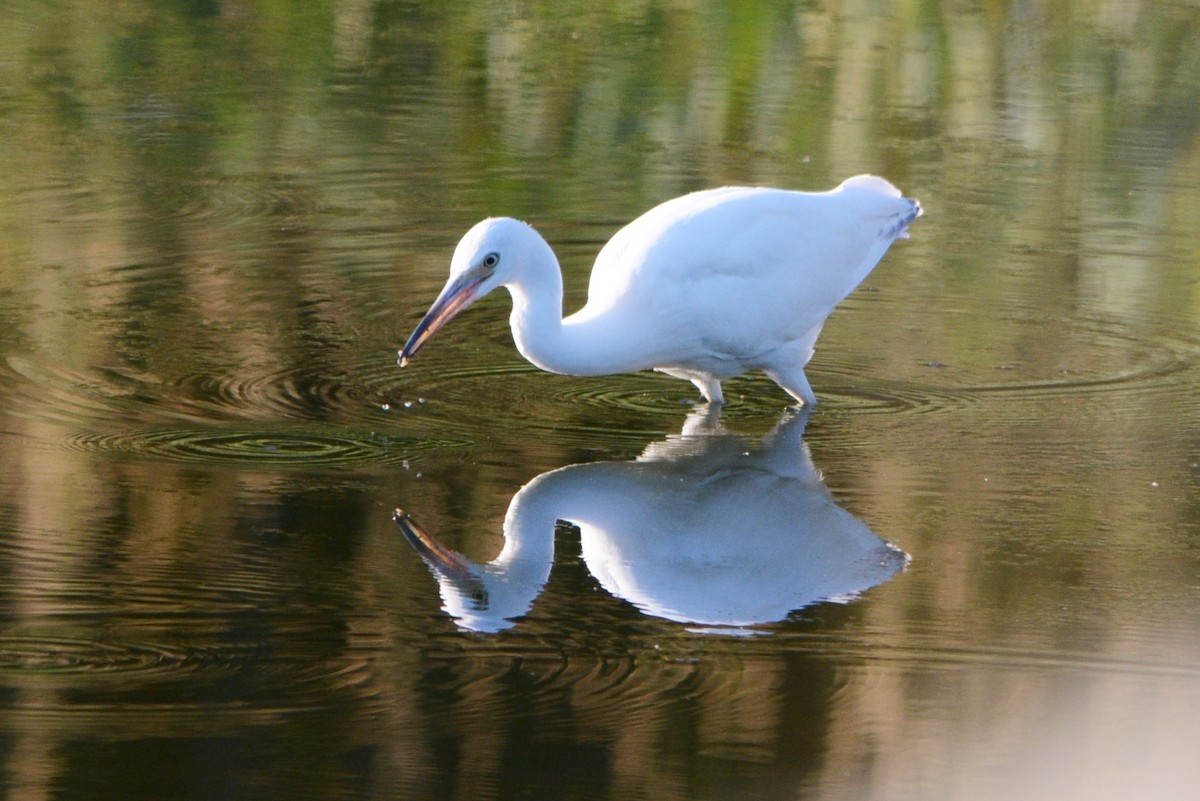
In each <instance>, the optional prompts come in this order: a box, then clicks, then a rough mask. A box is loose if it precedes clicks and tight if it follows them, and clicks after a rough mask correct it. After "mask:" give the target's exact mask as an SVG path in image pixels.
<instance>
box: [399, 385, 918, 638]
mask: <svg viewBox="0 0 1200 801" xmlns="http://www.w3.org/2000/svg"><path fill="white" fill-rule="evenodd" d="M716 408H717V407H715V406H710V407H708V409H706V410H705V411H704V412H693V413H692V415H690V416H689V418H688V422H687V424H686V425H685V427H684V431H683V434H681V435H679V436H675V437H670V438H668V439H667V440H666V441H664V442H657V443H654V444H652V445H650V446H649V447H647V448H646V450H645V452H643V453H642V455H641V457H640V458H639V459H638V460H637V461H634V462H592V463H588V464H576V465H569V466H567V467H563V468H559V469H558V470H553V471H551V472H549V473H543V474H542V475H540V476H538V477H537V478H535V479H533V480H532V481H530V482H529V483H528V484H526V485H525V486H524V487H522V488H521V490H520V491H519V492H518V493H517V494H516V495H515V496H513V499H512V501H511V502H510V503H509V506H508V514H507V515H506V517H505V519H504V548H503V549H502V550H501V552H500V554H499V555H498V556H497V557H496V558H495V559H493V560H492V561H490V562H488V563H486V564H479V563H476V562H472V561H471V560H469V559H467V558H466V557H465V556H463V555H462V554H460V553H458V552H457V551H453V550H451V549H450V548H448V547H447V546H445V545H443V544H442V543H441V542H439V541H438V540H437V539H436V538H435V537H434V536H433V535H431V534H430V533H429V532H427V531H425V530H424V529H423V528H421V527H420V526H419V525H418V524H417V523H416V521H414V520H413V518H412V516H411V515H409V514H407V513H405V512H403V511H401V510H399V509H397V510H396V513H395V516H394V519H395V521H396V523H397V525H399V527H400V530H401V531H402V532H403V533H404V536H405V538H406V539H407V540H408V541H409V543H410V544H411V545H412V546H413V547H414V548H415V549H416V551H417V553H419V554H420V555H421V557H422V558H423V559H424V560H425V562H426V564H427V565H428V566H429V568H430V571H431V572H432V573H433V575H434V576H435V578H436V579H437V581H438V585H439V589H440V591H441V595H442V602H443V609H444V610H445V611H446V612H447V613H448V614H450V616H451V617H453V618H454V620H455V622H456V623H457V624H458V626H459V627H461V628H464V629H469V630H472V631H483V632H495V631H501V630H504V629H507V628H509V627H511V626H512V625H513V624H514V621H515V619H517V618H519V617H521V616H523V615H525V614H526V613H527V612H528V611H529V609H530V607H532V606H533V603H534V601H535V600H536V599H537V597H538V596H539V595H540V594H541V591H542V588H543V587H544V586H545V584H546V581H547V579H548V578H549V576H550V570H551V567H552V565H553V563H554V527H555V523H556V522H557V521H559V520H566V521H568V522H569V523H572V524H574V525H576V526H578V528H579V537H580V547H581V551H582V555H583V559H584V562H585V563H586V564H587V567H588V570H589V571H591V573H592V575H593V576H595V577H596V580H597V581H599V582H600V584H601V586H603V587H604V588H605V589H606V590H607V591H608V592H609V593H611V594H612V595H613V596H615V597H617V598H623V599H625V600H627V601H629V602H630V603H632V604H633V605H634V606H636V607H637V608H638V609H640V610H641V611H642V612H644V613H645V614H647V615H652V616H654V617H659V618H665V619H667V620H674V621H678V622H682V623H688V624H693V625H700V626H705V627H718V628H728V627H743V626H752V625H755V624H760V623H769V622H773V621H777V620H782V619H783V618H785V617H786V616H787V615H788V613H789V612H791V611H794V610H797V609H802V608H804V607H806V606H808V605H810V604H813V603H815V602H818V601H832V602H843V603H844V602H846V601H848V600H851V599H853V598H854V597H856V596H857V595H858V594H859V593H862V592H863V591H865V590H867V589H869V588H870V587H873V586H875V585H878V584H881V583H883V582H885V581H887V580H888V579H889V578H891V577H892V575H894V574H895V573H896V572H898V571H900V570H902V569H904V566H905V565H906V564H907V563H908V556H907V555H906V554H905V553H904V552H903V551H901V550H900V549H898V548H896V547H895V546H893V545H890V544H889V543H887V542H885V541H884V540H882V539H880V538H879V537H877V536H876V535H875V534H873V533H872V532H871V530H870V529H869V528H867V526H866V524H864V523H863V522H862V521H860V520H858V519H857V518H855V517H854V516H853V515H851V514H850V513H849V512H847V511H846V510H844V509H842V508H841V507H840V506H838V505H837V503H836V502H835V501H834V499H833V498H832V496H831V495H830V494H829V490H827V489H826V488H825V485H824V484H822V483H821V477H820V474H819V473H818V472H817V469H816V468H815V467H814V466H813V463H812V460H811V458H810V457H809V453H808V448H807V446H806V445H805V444H804V442H803V440H802V439H801V437H802V435H803V433H804V425H805V422H806V415H805V414H803V413H801V414H788V415H785V417H784V419H783V421H782V422H781V423H780V425H779V426H778V427H777V428H776V430H775V431H774V432H773V433H772V434H770V435H769V436H767V437H765V438H764V439H763V440H762V441H761V443H758V444H751V443H749V442H747V441H746V439H745V438H743V437H741V436H738V435H736V434H730V433H728V432H726V431H724V430H723V429H721V428H720V427H719V426H718V427H715V428H714V427H713V425H712V423H713V419H714V418H715V416H716V415H717V414H718V412H717V411H716Z"/></svg>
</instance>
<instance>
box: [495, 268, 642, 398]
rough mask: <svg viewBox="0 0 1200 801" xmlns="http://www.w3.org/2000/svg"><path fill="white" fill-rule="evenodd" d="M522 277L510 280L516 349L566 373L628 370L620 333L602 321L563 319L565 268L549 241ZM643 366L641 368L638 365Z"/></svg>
mask: <svg viewBox="0 0 1200 801" xmlns="http://www.w3.org/2000/svg"><path fill="white" fill-rule="evenodd" d="M536 261H537V263H535V264H531V265H530V269H529V270H528V271H526V273H525V275H523V276H522V277H521V278H520V279H519V280H518V281H515V282H513V283H511V284H509V285H508V291H509V293H510V294H511V295H512V300H513V309H512V315H511V316H510V317H509V323H510V324H511V326H512V334H513V340H515V342H516V344H517V350H519V351H520V352H521V355H522V356H524V357H525V358H526V359H528V360H529V361H531V362H533V363H534V364H535V365H537V366H538V367H540V368H542V369H543V370H548V371H550V372H552V373H563V374H566V375H608V374H611V373H618V372H625V371H628V370H629V369H630V367H629V366H628V365H627V364H625V363H624V362H625V361H626V360H627V358H628V356H627V354H623V353H622V345H621V343H620V341H619V333H620V332H614V331H606V330H604V326H603V325H602V324H601V323H600V321H596V322H594V323H591V322H574V321H572V322H567V323H566V324H565V325H564V322H563V313H562V308H563V286H562V271H561V270H560V269H559V266H558V260H557V259H556V258H555V257H554V253H553V252H552V251H551V250H550V248H549V247H547V248H546V249H545V251H544V252H543V254H542V255H541V256H540V257H539V258H538V259H537V260H536ZM633 369H640V368H636V367H635V368H633Z"/></svg>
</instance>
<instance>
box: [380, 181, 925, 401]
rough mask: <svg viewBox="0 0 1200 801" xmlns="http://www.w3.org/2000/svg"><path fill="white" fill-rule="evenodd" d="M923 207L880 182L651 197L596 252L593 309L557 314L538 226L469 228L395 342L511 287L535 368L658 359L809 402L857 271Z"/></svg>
mask: <svg viewBox="0 0 1200 801" xmlns="http://www.w3.org/2000/svg"><path fill="white" fill-rule="evenodd" d="M920 214H921V205H920V203H918V202H917V201H916V200H914V199H910V198H905V197H902V196H901V194H900V191H899V190H898V189H896V187H894V186H892V184H890V183H888V182H887V181H886V180H884V179H883V178H879V177H877V176H874V175H858V176H855V177H853V178H849V179H847V180H845V181H844V182H842V184H841V185H840V186H838V187H837V188H836V189H833V190H831V191H828V192H794V191H789V190H783V189H769V188H764V187H726V188H723V189H710V190H705V191H701V192H693V193H692V194H688V195H683V196H682V197H678V198H675V199H674V200H669V201H667V202H665V203H663V204H661V205H659V206H656V207H654V208H653V209H651V210H650V211H648V212H646V213H645V214H643V215H642V216H640V217H638V218H637V219H636V220H634V221H633V222H631V223H629V224H628V225H626V226H625V227H624V228H622V229H621V230H620V231H618V232H617V233H616V235H615V236H613V238H612V239H610V240H609V241H608V243H607V244H606V245H605V246H604V247H603V248H602V249H601V250H600V253H599V255H598V256H597V257H596V263H595V265H594V266H593V268H592V277H591V281H590V283H589V284H588V301H587V304H586V305H585V306H584V307H583V308H582V309H581V310H579V311H578V312H576V313H575V314H572V315H571V316H569V317H567V318H566V319H563V316H562V298H563V293H562V271H561V270H560V268H559V265H558V260H557V259H556V258H555V256H554V251H552V250H551V249H550V246H549V245H548V244H547V243H546V240H545V239H543V238H542V237H541V235H540V234H538V233H537V232H536V231H535V230H534V229H533V228H532V227H530V226H529V225H526V224H525V223H523V222H519V221H517V220H514V219H512V218H509V217H498V218H490V219H487V220H484V221H483V222H480V223H478V224H476V225H475V226H474V227H473V228H472V229H471V230H470V231H468V232H467V234H466V236H464V237H463V238H462V240H461V241H460V242H459V243H458V247H457V248H456V249H455V251H454V256H453V258H452V260H451V262H450V278H449V280H448V281H447V282H446V286H445V288H443V289H442V292H441V294H439V295H438V297H437V299H436V300H435V301H434V303H433V306H432V307H430V309H429V311H428V312H427V313H426V314H425V317H424V318H423V319H422V320H421V322H420V323H419V324H418V325H417V327H416V329H415V330H414V331H413V333H412V336H410V337H409V339H408V342H407V343H406V344H405V345H404V349H403V350H401V351H400V353H399V360H398V361H399V364H400V366H401V367H403V366H405V365H406V364H408V362H409V361H410V360H411V359H412V358H413V356H414V355H415V354H416V352H417V351H418V350H419V349H420V348H421V346H422V345H424V344H425V342H426V341H427V340H428V339H429V338H430V337H432V336H433V335H434V333H436V332H437V331H438V329H440V328H441V327H442V326H444V325H445V324H446V323H448V322H449V321H450V320H451V319H453V318H454V317H455V316H456V315H458V314H459V313H460V312H462V311H463V310H464V309H466V308H467V307H468V306H470V305H471V304H472V303H474V302H475V301H476V300H478V299H479V298H481V297H483V296H484V295H486V294H488V293H489V292H491V291H492V290H493V289H495V288H496V287H500V286H503V287H505V288H507V289H508V291H509V293H510V294H511V295H512V301H513V309H512V315H511V317H510V323H511V325H512V332H513V339H514V340H515V341H516V345H517V350H519V351H520V352H521V355H522V356H524V357H525V358H526V359H528V360H529V361H530V362H532V363H533V364H535V365H536V366H538V367H540V368H541V369H543V370H548V371H550V372H552V373H565V374H568V375H578V376H593V375H610V374H613V373H628V372H635V371H638V370H648V369H654V370H658V371H660V372H663V373H667V374H668V375H672V376H676V377H678V378H684V379H687V380H688V381H691V382H692V383H693V384H695V385H696V387H697V388H698V389H699V390H700V393H701V394H702V395H703V396H704V398H705V399H706V400H707V401H709V402H711V403H714V404H720V403H723V402H724V395H723V394H722V392H721V381H723V380H725V379H727V378H733V377H734V376H739V375H742V374H744V373H747V372H749V371H751V370H763V371H764V372H765V373H766V374H767V375H768V376H769V377H770V378H771V380H773V381H774V382H775V383H776V384H778V385H779V386H780V387H782V388H783V389H784V390H786V391H787V393H788V394H789V395H791V396H792V397H793V398H795V399H796V400H797V401H798V402H800V403H803V404H805V405H807V406H812V405H814V404H815V403H816V402H817V399H816V396H815V395H814V394H813V391H812V387H811V386H809V383H808V378H807V377H806V376H805V375H804V367H805V365H806V364H808V360H809V359H810V358H812V354H813V347H814V344H815V342H816V340H817V336H818V335H819V334H820V333H821V326H822V325H823V324H824V323H825V318H827V317H828V316H829V315H830V313H831V312H832V311H833V309H834V307H835V306H837V304H838V303H839V302H840V301H841V300H842V299H843V298H845V297H846V296H847V295H848V294H850V292H851V291H853V289H854V288H855V287H856V286H858V284H859V283H860V282H861V281H862V280H863V279H864V278H866V276H867V274H868V273H870V272H871V270H872V269H873V268H874V267H875V265H876V264H877V263H878V262H879V260H880V259H881V258H883V254H884V253H885V252H887V249H888V248H889V247H890V246H891V244H892V242H893V241H895V240H896V239H898V238H903V237H905V236H907V233H906V232H907V229H908V225H909V223H911V222H912V221H913V220H914V219H916V218H917V217H918V216H919V215H920Z"/></svg>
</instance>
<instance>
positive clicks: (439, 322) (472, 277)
mask: <svg viewBox="0 0 1200 801" xmlns="http://www.w3.org/2000/svg"><path fill="white" fill-rule="evenodd" d="M488 275H489V273H487V272H485V271H483V270H467V271H466V272H464V273H463V274H462V275H460V276H459V277H458V278H457V279H456V280H455V281H453V282H452V283H450V284H447V286H446V288H445V289H443V290H442V294H440V295H438V298H437V300H435V301H434V302H433V305H432V306H431V307H430V308H429V311H427V312H425V316H424V317H423V318H421V322H419V323H417V327H416V328H414V329H413V332H412V336H410V337H409V338H408V342H406V343H404V349H403V350H401V351H400V354H399V358H398V359H397V360H396V361H397V363H398V364H399V365H400V366H401V367H404V366H406V365H407V364H408V363H409V362H410V361H412V358H413V356H416V355H417V351H418V350H420V349H421V346H422V345H424V344H425V340H427V339H429V338H430V337H431V336H433V335H434V334H436V333H437V332H438V329H440V328H441V327H442V326H444V325H445V324H446V323H448V322H450V321H451V320H453V319H454V318H455V317H457V316H458V314H459V312H461V311H462V310H463V309H465V308H467V307H468V306H470V305H471V304H472V303H474V302H475V301H476V300H478V299H479V285H480V284H482V283H483V282H484V280H485V279H487V277H488Z"/></svg>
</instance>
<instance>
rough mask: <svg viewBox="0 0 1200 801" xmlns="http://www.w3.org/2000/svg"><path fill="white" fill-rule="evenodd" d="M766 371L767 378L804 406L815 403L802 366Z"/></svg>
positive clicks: (815, 399) (814, 404) (808, 406)
mask: <svg viewBox="0 0 1200 801" xmlns="http://www.w3.org/2000/svg"><path fill="white" fill-rule="evenodd" d="M766 373H767V377H768V378H770V379H771V380H772V381H774V382H775V383H776V384H778V385H779V386H781V387H783V389H784V390H785V391H786V392H787V394H789V395H791V396H792V397H793V398H795V399H796V400H798V401H800V403H801V404H803V405H804V406H805V407H806V408H810V409H811V408H812V407H813V406H816V405H817V396H816V395H814V394H813V391H812V387H811V386H809V383H808V377H807V376H806V375H804V368H803V367H792V368H789V369H786V370H767V371H766Z"/></svg>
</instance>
